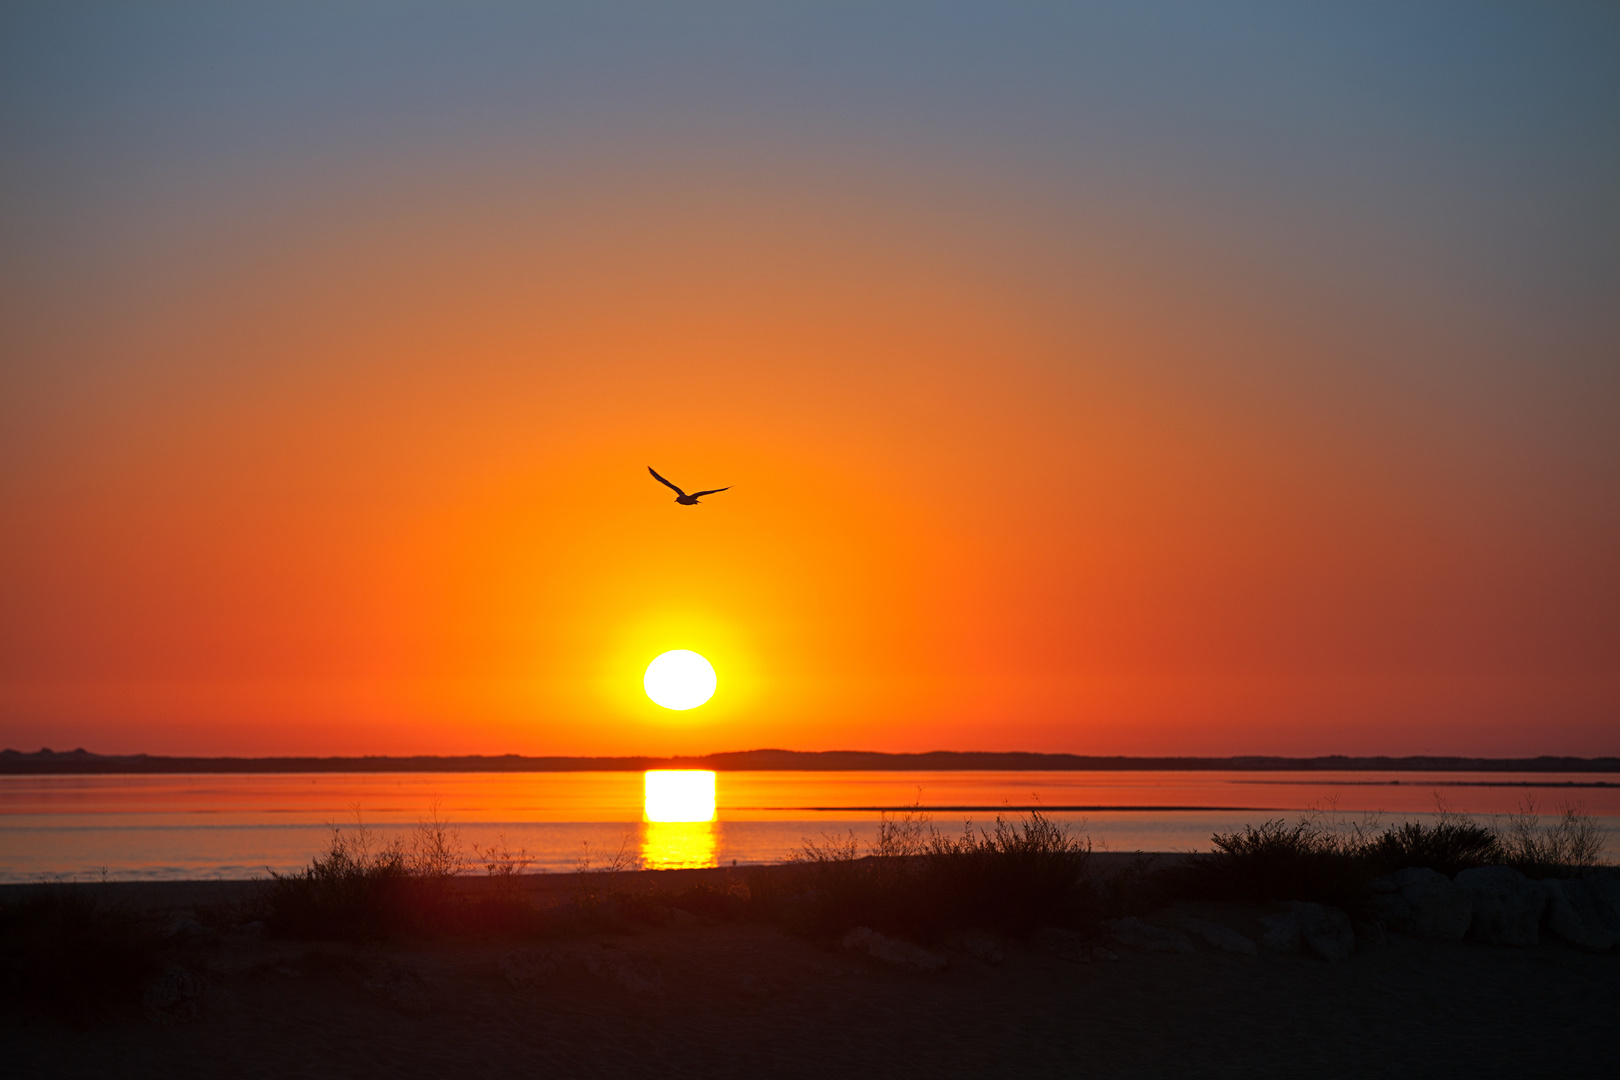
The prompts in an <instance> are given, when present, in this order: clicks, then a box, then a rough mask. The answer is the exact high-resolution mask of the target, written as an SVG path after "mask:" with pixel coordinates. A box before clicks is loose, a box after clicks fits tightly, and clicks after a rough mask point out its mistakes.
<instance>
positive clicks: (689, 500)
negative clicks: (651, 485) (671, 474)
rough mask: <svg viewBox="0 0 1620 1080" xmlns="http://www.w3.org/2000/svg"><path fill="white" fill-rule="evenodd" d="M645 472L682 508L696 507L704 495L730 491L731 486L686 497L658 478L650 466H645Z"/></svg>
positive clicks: (696, 492)
mask: <svg viewBox="0 0 1620 1080" xmlns="http://www.w3.org/2000/svg"><path fill="white" fill-rule="evenodd" d="M647 471H648V472H650V473H652V474H653V479H654V480H656V481H658V482H659V483H660V484H663V485H664V486H665V487H667V488H669V490H671V491H673V492H674V493H675V501H676V502H678V503H680V504H681V505H682V506H696V505H697V504H698V500H699V499H701V498H703V496H705V495H713V494H715V493H716V492H720V491H730V490H731V486H730V485H729V484H728V485H727V486H725V487H723V488H710V489H709V490H708V491H694V492H692V494H690V495H688V494H687V493H686V492H684V491H682V490H681V489H680V488H678V487H676V486H675V485H674V484H672V483H670V482H669V481H668V480H665V479H664V478H663V477H662V476H659V475H658V470H657V469H655V468H653V467H652V466H651V465H649V466H647Z"/></svg>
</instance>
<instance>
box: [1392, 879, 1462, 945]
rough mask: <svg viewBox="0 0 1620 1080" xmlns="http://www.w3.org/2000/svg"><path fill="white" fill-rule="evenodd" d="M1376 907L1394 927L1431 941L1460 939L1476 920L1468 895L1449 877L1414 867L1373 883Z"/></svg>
mask: <svg viewBox="0 0 1620 1080" xmlns="http://www.w3.org/2000/svg"><path fill="white" fill-rule="evenodd" d="M1372 889H1373V908H1374V911H1375V912H1376V914H1377V915H1378V916H1379V918H1381V919H1383V920H1384V921H1385V922H1386V923H1388V925H1389V926H1390V928H1391V929H1394V930H1399V931H1401V932H1402V933H1407V934H1411V935H1413V936H1414V937H1420V938H1428V939H1429V940H1431V941H1461V940H1462V939H1463V935H1464V934H1466V933H1468V924H1469V923H1470V922H1472V921H1473V917H1474V906H1473V903H1472V902H1471V901H1470V900H1469V899H1468V894H1466V893H1464V892H1463V891H1462V890H1461V889H1459V888H1457V886H1456V885H1454V884H1453V883H1452V881H1451V879H1450V878H1448V877H1446V876H1445V875H1444V874H1440V873H1436V872H1435V871H1433V870H1425V869H1423V868H1421V867H1412V868H1411V869H1407V870H1402V871H1400V872H1399V873H1395V874H1390V875H1388V876H1387V877H1381V878H1378V879H1377V880H1376V881H1374V882H1373V884H1372Z"/></svg>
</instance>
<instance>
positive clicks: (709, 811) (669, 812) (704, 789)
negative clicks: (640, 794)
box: [644, 769, 714, 821]
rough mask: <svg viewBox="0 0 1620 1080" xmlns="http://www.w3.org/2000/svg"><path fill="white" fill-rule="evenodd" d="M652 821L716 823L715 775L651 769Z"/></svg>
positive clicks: (648, 812)
mask: <svg viewBox="0 0 1620 1080" xmlns="http://www.w3.org/2000/svg"><path fill="white" fill-rule="evenodd" d="M646 783H647V787H646V802H645V811H644V812H645V813H646V815H647V820H648V821H713V820H714V773H712V772H708V771H705V770H703V769H650V770H648V772H647V778H646Z"/></svg>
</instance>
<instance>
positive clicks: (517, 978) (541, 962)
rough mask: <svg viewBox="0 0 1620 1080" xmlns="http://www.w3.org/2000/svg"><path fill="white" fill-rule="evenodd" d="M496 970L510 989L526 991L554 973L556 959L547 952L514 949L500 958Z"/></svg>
mask: <svg viewBox="0 0 1620 1080" xmlns="http://www.w3.org/2000/svg"><path fill="white" fill-rule="evenodd" d="M497 968H498V970H499V971H500V973H501V977H502V978H503V979H505V980H506V981H507V982H508V983H509V984H511V986H512V989H514V990H527V989H529V988H530V987H532V986H537V985H539V984H540V983H541V982H543V981H544V980H545V978H546V977H547V976H548V975H553V974H555V973H556V971H557V958H556V957H555V956H553V955H552V954H551V952H550V951H548V950H543V949H514V950H512V951H511V952H509V953H506V954H505V955H503V956H502V957H501V959H500V963H499V964H498V965H497Z"/></svg>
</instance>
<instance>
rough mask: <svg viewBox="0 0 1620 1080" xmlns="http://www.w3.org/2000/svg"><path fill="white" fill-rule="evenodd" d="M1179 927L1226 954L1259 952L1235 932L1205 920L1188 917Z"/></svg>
mask: <svg viewBox="0 0 1620 1080" xmlns="http://www.w3.org/2000/svg"><path fill="white" fill-rule="evenodd" d="M1179 925H1180V926H1181V928H1182V929H1183V930H1185V931H1187V932H1188V933H1190V934H1197V935H1198V936H1199V937H1201V938H1203V939H1204V940H1205V941H1207V942H1208V943H1209V944H1211V945H1213V946H1215V947H1216V948H1217V949H1224V950H1225V951H1226V952H1230V953H1239V954H1241V955H1243V956H1254V955H1255V954H1257V953H1258V952H1259V951H1260V950H1259V949H1257V948H1255V944H1254V942H1253V941H1251V940H1249V939H1248V938H1246V937H1244V936H1243V935H1242V934H1240V933H1238V932H1237V931H1236V930H1230V929H1228V928H1227V927H1224V926H1222V925H1221V924H1220V923H1212V922H1210V921H1208V920H1207V919H1195V918H1193V917H1192V916H1191V915H1189V916H1187V917H1186V918H1184V919H1182V920H1181V922H1180V924H1179Z"/></svg>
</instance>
